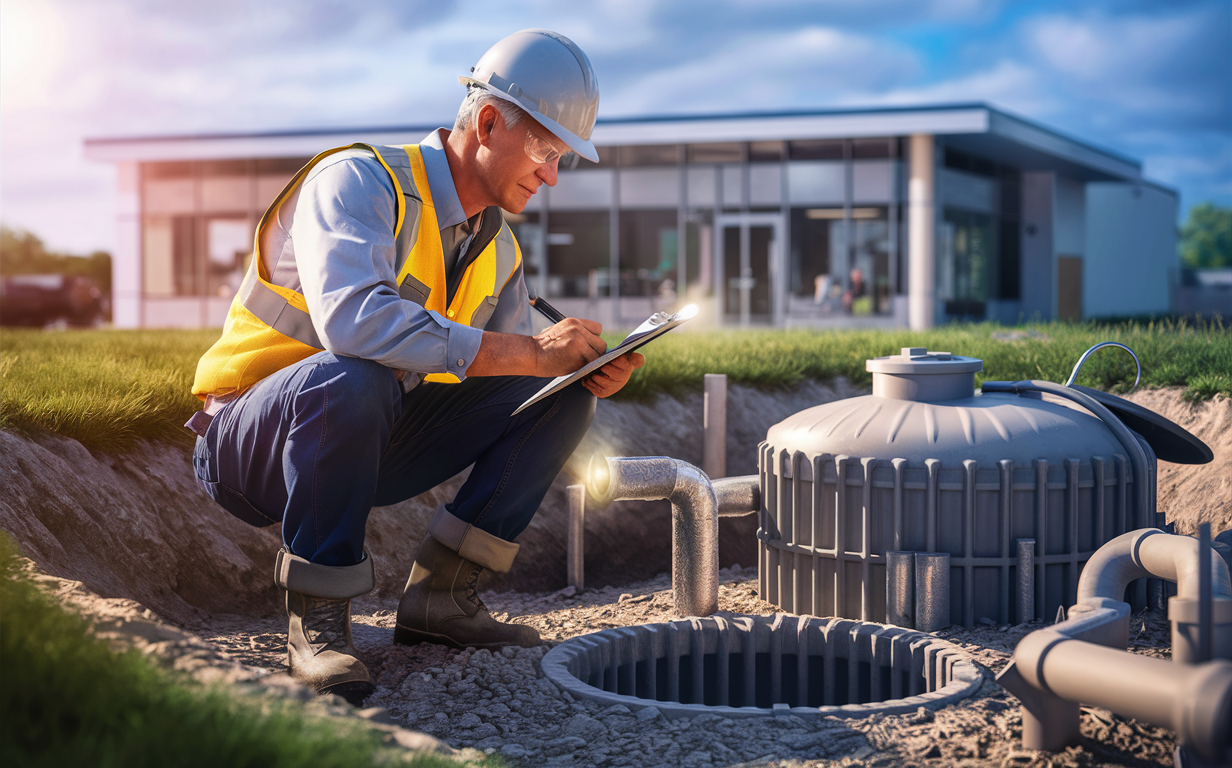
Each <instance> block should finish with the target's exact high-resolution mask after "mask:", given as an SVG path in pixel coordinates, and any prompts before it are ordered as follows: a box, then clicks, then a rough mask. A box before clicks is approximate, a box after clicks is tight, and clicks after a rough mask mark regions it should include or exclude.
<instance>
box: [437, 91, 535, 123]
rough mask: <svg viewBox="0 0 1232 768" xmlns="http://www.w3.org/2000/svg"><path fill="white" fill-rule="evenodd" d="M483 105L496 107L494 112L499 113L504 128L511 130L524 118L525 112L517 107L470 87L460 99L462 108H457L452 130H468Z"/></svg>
mask: <svg viewBox="0 0 1232 768" xmlns="http://www.w3.org/2000/svg"><path fill="white" fill-rule="evenodd" d="M484 104H491V105H492V106H493V107H496V111H497V112H500V114H501V117H503V118H504V119H505V127H506V128H512V127H513V126H515V125H517V124H518V123H520V122H522V118H523V117H526V111H525V110H523V109H522V108H521V107H519V106H518V105H516V104H514V103H512V102H508V101H505V100H504V99H501V98H498V97H496V96H493V95H492V94H491V93H489V92H488V91H486V90H485V89H483V88H479V87H477V86H471V87H469V88H467V89H466V98H464V99H462V106H460V107H458V118H457V120H455V121H454V124H453V127H454V130H456V131H465V130H466V129H468V128H470V127H471V125H472V124H473V123H474V122H475V116H476V115H478V114H479V110H480V109H482V108H483V105H484Z"/></svg>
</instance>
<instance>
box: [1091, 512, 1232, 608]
mask: <svg viewBox="0 0 1232 768" xmlns="http://www.w3.org/2000/svg"><path fill="white" fill-rule="evenodd" d="M1198 547H1199V544H1198V540H1197V539H1194V538H1192V537H1190V536H1177V535H1174V534H1168V533H1164V532H1163V531H1161V530H1159V529H1158V528H1145V529H1141V530H1137V531H1129V532H1128V533H1123V534H1121V535H1120V536H1118V537H1116V538H1115V539H1113V540H1112V541H1109V542H1108V543H1107V544H1104V545H1103V546H1102V547H1100V548H1099V550H1098V551H1096V553H1095V554H1094V555H1092V556H1091V559H1090V560H1088V561H1087V564H1086V567H1084V568H1083V569H1082V576H1081V577H1079V579H1078V602H1079V603H1082V602H1084V601H1086V600H1090V599H1093V598H1110V599H1112V600H1123V599H1124V597H1125V588H1126V587H1128V586H1129V584H1130V582H1132V581H1134V580H1135V579H1140V578H1142V577H1144V576H1155V577H1158V578H1161V579H1168V580H1169V581H1175V582H1176V587H1177V594H1178V596H1180V597H1183V598H1187V599H1192V600H1196V599H1198V581H1199V574H1198ZM1211 588H1212V590H1211V591H1212V593H1213V594H1214V596H1215V597H1232V579H1229V574H1228V566H1227V564H1226V563H1225V562H1223V559H1222V558H1218V557H1213V558H1211Z"/></svg>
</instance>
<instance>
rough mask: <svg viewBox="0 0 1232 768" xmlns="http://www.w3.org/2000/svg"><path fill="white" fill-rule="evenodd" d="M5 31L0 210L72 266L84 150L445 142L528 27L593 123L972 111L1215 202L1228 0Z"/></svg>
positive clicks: (223, 21)
mask: <svg viewBox="0 0 1232 768" xmlns="http://www.w3.org/2000/svg"><path fill="white" fill-rule="evenodd" d="M0 11H2V13H3V16H2V18H0V35H2V36H3V37H2V42H0V57H2V62H0V78H3V82H2V84H0V120H2V121H3V127H4V130H3V132H0V154H2V155H3V162H2V163H0V204H2V205H3V209H2V210H0V214H2V215H3V217H4V219H5V221H6V222H10V223H18V224H22V225H28V226H30V227H32V228H34V229H35V231H36V232H38V233H39V234H40V235H42V236H44V237H46V238H47V239H48V240H49V241H50V242H52V243H53V244H57V243H59V244H60V247H66V248H70V247H71V248H73V249H76V250H79V251H88V250H90V249H92V248H94V247H99V246H110V245H111V243H112V242H113V237H114V235H113V233H112V226H111V225H110V223H106V226H100V224H99V222H110V221H111V218H112V213H111V211H112V208H111V206H112V195H113V194H114V192H113V191H112V187H111V184H112V179H113V178H114V169H112V168H111V167H110V166H106V165H97V164H92V163H86V162H85V161H83V160H82V159H81V149H80V148H81V142H82V139H83V138H85V137H87V136H102V135H157V134H174V133H204V132H216V131H260V130H274V129H296V128H315V127H328V126H365V125H392V124H417V123H432V122H447V121H448V120H449V119H450V118H451V117H452V114H453V111H454V110H455V109H456V107H457V104H458V102H459V100H460V99H461V93H462V92H461V88H460V86H458V84H457V81H456V76H457V75H458V74H460V73H461V72H462V71H465V70H466V68H467V67H469V66H470V65H471V64H473V63H474V62H475V61H476V60H477V59H478V57H479V56H480V55H481V54H482V53H483V52H484V50H486V48H487V47H488V46H489V45H491V44H492V43H493V42H495V41H496V40H498V39H499V38H501V37H503V36H504V35H507V34H509V33H511V32H513V31H515V30H517V29H522V28H527V27H548V28H552V29H557V30H559V31H561V32H562V33H564V34H566V35H568V36H570V37H572V38H573V39H574V40H575V41H576V42H578V44H579V45H581V46H582V47H583V49H584V50H586V51H587V53H588V54H589V55H590V57H591V59H592V61H593V62H594V64H595V67H596V70H597V71H598V74H599V81H600V84H601V87H602V92H603V96H602V101H601V106H600V113H601V115H602V116H605V117H612V116H618V115H637V114H651V113H656V114H663V113H673V112H675V113H684V112H692V113H697V112H733V111H747V110H780V109H801V108H826V107H834V106H850V107H859V106H874V105H882V104H903V105H906V104H926V103H940V102H967V101H987V102H990V103H992V104H994V105H997V106H1000V107H1003V108H1006V109H1009V110H1011V111H1014V112H1017V113H1019V114H1022V115H1023V116H1025V117H1028V118H1031V119H1034V120H1038V121H1041V122H1044V123H1046V124H1048V125H1050V126H1051V127H1054V128H1057V129H1060V130H1063V131H1065V132H1068V133H1071V134H1074V135H1077V136H1079V137H1081V138H1084V139H1086V140H1088V141H1091V142H1092V143H1095V144H1099V145H1104V146H1109V147H1110V148H1112V149H1116V150H1119V151H1121V152H1124V153H1127V154H1130V155H1133V156H1135V157H1139V158H1142V159H1143V160H1144V163H1145V167H1146V172H1147V173H1148V174H1149V175H1156V176H1157V177H1158V178H1159V179H1160V180H1162V181H1164V182H1166V183H1169V184H1172V185H1175V186H1177V187H1178V188H1180V189H1181V190H1182V194H1183V195H1184V198H1185V200H1186V201H1187V202H1193V201H1195V200H1198V199H1204V198H1205V197H1211V196H1214V197H1216V198H1217V199H1220V200H1223V201H1224V202H1225V203H1226V202H1232V200H1230V198H1232V193H1230V192H1229V190H1228V186H1229V185H1228V183H1227V181H1228V179H1232V156H1230V154H1232V153H1230V148H1232V137H1230V136H1229V126H1232V6H1229V4H1228V3H1227V2H1226V0H1183V1H1182V0H1177V1H1176V2H1169V3H1159V2H1151V1H1150V0H1089V2H1084V3H1082V4H1081V5H1077V4H1072V3H1063V2H1061V1H1060V0H1039V1H1038V2H1030V3H1026V2H1019V3H1007V2H1004V0H727V1H726V2H724V1H722V0H708V1H707V2H704V3H703V2H700V1H699V0H600V1H599V2H595V3H586V4H582V3H577V2H575V0H526V2H521V3H518V4H517V5H516V7H514V6H511V5H510V4H508V3H504V2H495V0H482V1H481V2H475V1H472V0H366V2H364V3H354V2H350V1H349V0H298V2H294V1H293V0H214V2H211V3H188V2H181V1H178V0H177V1H176V2H166V0H3V3H2V4H0ZM22 14H24V17H22V18H18V17H21V16H22ZM32 41H34V42H32ZM64 210H72V211H73V212H74V214H73V216H71V217H66V216H64V214H63V211H64ZM70 219H71V221H69V220H70ZM91 222H93V223H91Z"/></svg>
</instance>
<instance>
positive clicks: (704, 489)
mask: <svg viewBox="0 0 1232 768" xmlns="http://www.w3.org/2000/svg"><path fill="white" fill-rule="evenodd" d="M742 479H743V478H732V482H731V484H730V485H731V489H730V491H729V492H727V493H725V495H726V496H727V497H729V500H730V501H731V503H732V504H733V505H736V504H739V503H740V502H741V501H742V500H743V501H744V503H751V499H749V498H748V495H749V494H748V492H747V490H742V486H741V485H740V484H739V483H738V482H736V481H739V480H742ZM587 486H588V487H589V489H590V494H591V496H592V498H593V499H594V500H595V501H596V503H597V504H598V505H599V506H600V507H603V506H607V505H608V504H610V503H611V502H613V501H623V500H646V501H649V500H655V499H667V500H668V501H670V502H671V504H672V592H673V594H674V596H675V602H676V612H677V613H678V614H679V615H681V616H709V615H711V614H712V613H714V612H716V611H717V610H719V501H718V498H717V495H716V493H715V488H714V486H713V485H711V483H710V478H708V477H707V476H706V473H705V472H703V471H701V470H700V469H698V468H697V467H695V466H693V465H692V464H690V463H688V462H687V461H680V460H679V459H672V458H668V457H666V456H643V457H624V456H618V457H611V458H605V457H603V456H595V457H594V458H593V459H591V462H590V470H589V472H588V473H587ZM757 496H758V498H757V502H758V506H760V501H761V500H760V492H758V494H757Z"/></svg>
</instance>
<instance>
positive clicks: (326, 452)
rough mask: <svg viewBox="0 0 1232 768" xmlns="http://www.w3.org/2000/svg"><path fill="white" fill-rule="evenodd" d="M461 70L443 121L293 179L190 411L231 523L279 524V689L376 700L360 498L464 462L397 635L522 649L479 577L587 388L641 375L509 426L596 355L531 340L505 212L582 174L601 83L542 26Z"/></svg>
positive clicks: (551, 331)
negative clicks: (364, 639) (304, 687)
mask: <svg viewBox="0 0 1232 768" xmlns="http://www.w3.org/2000/svg"><path fill="white" fill-rule="evenodd" d="M459 79H460V81H461V82H462V83H463V84H464V85H465V86H466V87H467V93H466V97H465V99H464V100H463V103H462V106H461V108H460V109H459V112H458V117H457V121H456V122H455V124H454V127H453V129H452V130H447V129H444V128H442V129H439V130H437V131H433V132H432V133H431V134H429V135H428V136H427V137H426V138H424V139H423V141H421V142H420V144H418V145H407V146H405V147H370V146H367V145H351V146H350V147H344V148H341V149H338V150H331V151H329V152H325V153H322V154H321V155H319V156H318V157H316V158H315V159H314V160H313V161H312V162H310V163H309V164H308V165H307V166H306V167H305V168H304V169H303V170H301V171H300V172H299V173H298V174H297V175H296V176H295V178H294V179H292V181H291V182H290V183H289V184H288V185H287V187H286V189H284V190H283V192H282V193H281V194H280V195H279V196H278V198H277V199H276V200H275V201H274V203H273V204H272V205H271V206H270V208H269V210H268V211H267V212H266V214H265V216H264V217H263V218H262V220H261V222H260V224H259V225H258V227H257V234H256V253H255V254H254V257H253V259H252V265H251V268H250V269H249V271H248V273H247V276H246V278H245V280H244V283H243V285H242V286H241V288H240V291H239V293H238V294H237V296H236V298H235V300H234V302H233V303H232V305H231V309H230V312H229V314H228V316H227V321H226V324H225V326H224V328H223V334H222V338H220V339H219V340H218V342H217V343H216V344H214V346H213V347H212V348H211V349H210V350H209V351H208V352H207V353H206V354H205V356H204V357H202V358H201V361H200V363H199V365H198V367H197V375H196V380H195V382H194V385H193V392H194V393H195V394H196V395H197V396H198V397H200V398H202V399H203V400H204V401H205V408H204V410H203V411H201V412H200V413H198V414H196V415H195V416H194V417H193V419H192V420H191V421H190V422H189V424H188V426H189V427H190V428H191V429H193V430H194V431H196V432H197V433H198V435H200V437H199V438H198V440H197V445H196V450H195V452H194V457H193V464H194V469H195V471H196V475H197V478H198V480H199V482H200V483H201V484H202V485H203V487H204V488H205V489H206V491H207V492H208V493H209V494H210V496H211V497H212V498H213V499H214V500H215V501H217V502H218V503H219V504H220V505H222V506H223V507H224V508H226V509H227V510H228V511H230V512H231V513H233V514H235V515H237V516H239V517H241V518H243V519H245V520H247V521H248V522H251V523H253V524H256V525H272V524H275V523H282V536H283V543H284V546H283V548H282V550H281V551H280V552H279V553H278V558H277V564H276V570H275V580H276V582H277V583H278V584H279V585H280V586H282V587H283V588H285V589H286V590H287V614H288V618H289V628H288V634H287V653H288V663H289V667H290V671H291V674H292V675H293V676H294V677H295V678H297V679H299V680H301V681H303V682H304V683H306V684H308V685H310V686H311V687H312V688H314V689H315V690H317V691H318V692H321V693H327V692H328V693H337V694H340V695H342V696H344V697H346V698H347V699H348V700H350V701H352V702H354V703H358V702H360V701H362V699H363V698H364V697H365V696H366V695H367V694H368V693H369V692H371V690H372V687H373V686H372V682H371V679H370V676H369V674H368V670H367V669H366V668H365V666H364V664H363V663H362V662H361V661H360V660H359V659H358V658H357V657H356V652H355V647H354V644H353V642H352V638H351V624H350V601H351V599H352V598H355V597H358V596H360V595H363V594H365V593H367V592H368V591H370V590H371V589H372V588H373V580H374V579H373V566H372V558H371V557H370V556H368V554H367V553H366V552H365V550H364V546H363V543H364V529H365V524H366V521H367V517H368V513H369V511H370V509H371V508H372V506H373V505H387V504H393V503H396V502H399V501H402V500H404V499H408V498H411V497H413V496H416V495H418V494H420V493H423V492H425V491H427V490H429V489H431V488H433V487H434V486H436V485H438V484H439V483H441V482H443V481H444V480H446V479H448V478H450V477H453V476H454V475H456V474H457V473H458V472H460V471H461V470H463V469H465V468H466V467H467V466H470V465H472V464H473V465H474V467H473V469H472V471H471V473H470V476H469V478H468V479H467V480H466V482H465V483H464V484H463V486H462V488H461V489H460V490H459V491H458V494H457V496H455V497H454V500H453V501H452V502H451V503H449V504H445V505H441V507H439V508H438V509H437V511H436V513H435V515H434V517H433V518H432V521H431V523H430V525H429V528H428V536H427V537H426V538H425V539H424V541H423V542H422V543H421V544H420V546H419V549H418V552H417V553H416V555H415V561H414V565H413V567H412V569H411V573H410V577H409V579H408V580H407V584H406V589H405V591H404V594H403V596H402V599H401V602H400V603H399V606H398V618H397V628H396V631H395V635H394V639H395V640H396V641H397V642H400V643H407V644H413V643H419V642H425V641H427V642H437V643H443V644H446V645H451V646H454V647H460V648H465V647H468V646H474V647H477V648H493V647H498V646H503V645H509V644H513V645H521V646H532V645H535V644H537V643H538V642H539V633H538V632H536V631H535V630H534V629H533V628H532V627H528V626H525V625H514V624H506V623H502V622H498V621H496V620H495V619H493V618H492V616H491V615H490V614H489V613H488V611H487V609H486V608H485V607H484V604H483V602H482V600H480V598H479V596H478V594H477V592H476V588H477V581H478V578H479V576H480V574H481V573H482V572H483V570H484V569H490V570H492V571H496V572H502V573H503V572H507V571H508V570H509V568H510V566H511V565H512V563H513V560H514V556H515V555H516V554H517V551H518V545H517V544H516V543H514V540H515V539H516V538H517V536H518V534H519V533H521V532H522V530H523V529H524V528H526V526H527V525H528V524H529V523H530V520H531V518H532V517H533V516H534V513H535V511H536V509H537V508H538V506H539V504H540V502H541V501H542V500H543V497H544V495H545V494H546V493H547V490H548V487H549V486H550V485H551V483H552V481H553V479H554V478H555V477H556V475H557V473H558V472H559V471H560V469H561V467H562V466H563V465H564V463H565V460H566V459H567V458H568V456H569V455H570V454H571V453H572V452H573V450H574V448H575V447H576V446H577V444H578V442H579V441H580V440H581V439H582V436H583V435H584V434H585V432H586V430H587V428H588V427H589V425H590V421H591V418H592V417H593V414H594V406H595V397H606V396H608V395H611V394H613V393H614V392H616V391H617V390H619V389H620V388H621V387H622V386H623V385H624V384H625V382H626V381H628V379H629V376H630V375H631V374H632V372H633V370H634V369H635V368H638V367H640V366H641V365H642V363H643V359H642V356H641V355H639V354H637V353H631V354H629V355H625V356H623V357H620V358H618V359H616V360H615V361H613V362H611V363H609V364H608V365H606V366H604V367H603V368H601V369H600V370H599V371H597V372H595V373H594V374H592V375H591V376H590V377H588V378H587V379H585V380H584V381H583V382H582V386H576V385H575V386H572V387H568V388H566V389H564V390H562V391H560V392H558V393H557V394H555V395H553V396H551V397H548V398H546V399H545V400H543V401H541V402H539V403H537V404H535V405H534V406H532V407H530V408H527V409H526V410H524V411H522V412H521V413H519V414H518V415H517V416H511V413H512V412H513V411H514V410H515V409H516V408H517V407H518V406H519V405H520V404H522V403H523V402H524V401H526V400H527V399H528V398H529V397H531V396H532V395H533V394H534V393H536V392H537V391H539V390H540V389H541V388H542V387H543V385H544V383H545V377H553V376H559V375H564V374H568V373H572V372H573V371H575V370H577V369H578V368H580V367H581V366H582V365H584V364H585V363H587V362H590V361H592V360H594V359H595V358H596V357H598V356H599V355H600V354H602V353H603V352H604V351H605V349H606V345H605V343H604V342H603V340H602V339H601V338H600V337H599V332H600V330H601V326H600V325H599V323H596V322H593V321H590V320H582V319H565V320H562V321H560V322H557V323H555V324H554V325H551V327H549V328H547V330H544V331H542V332H541V333H539V334H537V335H535V334H534V331H533V328H532V324H531V312H532V309H531V306H530V304H529V299H528V294H527V289H526V286H525V283H524V281H523V270H522V255H521V251H520V249H519V248H518V245H517V242H516V241H515V239H514V237H513V234H512V233H511V232H510V230H509V227H508V226H507V225H506V224H505V222H504V219H503V216H502V212H501V211H502V209H504V210H505V211H508V212H510V213H519V212H521V211H522V210H523V209H524V208H525V207H526V204H527V202H528V201H529V200H530V198H531V197H532V196H533V195H534V194H535V192H536V191H537V190H538V189H539V187H540V186H541V185H543V184H547V185H548V186H552V185H554V184H555V183H556V173H557V167H558V163H559V162H560V158H561V156H562V155H564V154H566V153H569V152H574V153H577V154H578V155H581V156H582V157H585V158H587V159H589V160H591V161H595V162H597V161H598V154H597V153H596V152H595V148H594V145H593V144H592V143H591V141H590V134H591V130H592V129H593V128H594V124H595V114H596V112H597V110H598V106H599V89H598V85H597V83H596V80H595V75H594V71H593V70H592V68H591V65H590V61H589V59H587V57H586V54H584V53H583V52H582V50H581V49H580V48H578V47H577V45H575V44H574V43H573V42H572V41H570V40H568V39H567V38H565V37H563V36H561V35H558V34H555V33H552V32H548V31H545V30H524V31H522V32H517V33H515V34H513V35H510V36H509V37H507V38H505V39H503V40H501V41H500V42H498V43H497V44H496V45H494V46H493V47H492V48H491V49H490V50H489V51H488V52H487V53H485V54H484V56H483V57H482V58H481V59H480V60H479V63H478V64H477V65H476V66H475V67H473V68H472V69H471V72H470V73H469V74H467V75H465V76H463V77H461V78H459Z"/></svg>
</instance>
